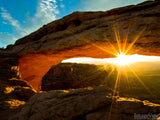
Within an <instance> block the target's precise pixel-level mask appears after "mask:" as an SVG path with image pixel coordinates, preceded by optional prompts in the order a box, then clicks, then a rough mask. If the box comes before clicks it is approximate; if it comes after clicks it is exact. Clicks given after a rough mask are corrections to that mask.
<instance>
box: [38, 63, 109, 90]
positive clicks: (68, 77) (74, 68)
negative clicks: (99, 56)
mask: <svg viewBox="0 0 160 120" xmlns="http://www.w3.org/2000/svg"><path fill="white" fill-rule="evenodd" d="M106 66H107V65H106ZM109 68H110V67H109V65H108V70H106V69H105V68H104V65H92V64H72V63H61V64H58V65H56V66H52V67H51V69H50V70H49V71H48V72H47V73H46V75H45V76H44V77H43V78H42V85H41V90H42V91H49V90H66V89H71V88H72V89H76V88H84V87H89V86H90V87H95V86H98V85H102V84H103V85H104V84H106V83H107V75H108V74H109V72H110V70H111V69H109Z"/></svg>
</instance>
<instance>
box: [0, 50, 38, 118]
mask: <svg viewBox="0 0 160 120" xmlns="http://www.w3.org/2000/svg"><path fill="white" fill-rule="evenodd" d="M0 58H1V59H0V119H2V120H7V119H8V117H10V116H12V115H13V114H15V113H16V112H17V109H18V108H19V107H20V106H21V105H24V104H25V102H26V100H28V99H29V98H30V97H32V96H33V95H34V94H35V90H33V88H31V87H30V85H29V84H28V83H27V82H26V81H23V80H21V79H20V73H19V67H18V55H17V54H13V53H8V52H4V51H0Z"/></svg>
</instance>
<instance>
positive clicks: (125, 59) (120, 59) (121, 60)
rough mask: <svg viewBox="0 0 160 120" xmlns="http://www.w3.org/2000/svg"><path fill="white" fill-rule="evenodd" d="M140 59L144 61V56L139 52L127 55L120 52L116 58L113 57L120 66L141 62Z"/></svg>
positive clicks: (113, 61)
mask: <svg viewBox="0 0 160 120" xmlns="http://www.w3.org/2000/svg"><path fill="white" fill-rule="evenodd" d="M140 61H144V58H143V56H140V55H137V54H134V55H125V54H124V53H121V54H118V55H117V57H116V58H112V59H111V62H112V63H114V64H116V65H120V66H125V65H129V64H130V63H134V62H140Z"/></svg>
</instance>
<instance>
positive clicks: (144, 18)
mask: <svg viewBox="0 0 160 120" xmlns="http://www.w3.org/2000/svg"><path fill="white" fill-rule="evenodd" d="M117 40H119V43H122V44H120V45H118V43H117ZM126 41H127V42H126ZM125 42H126V43H127V44H125ZM133 43H134V44H133ZM132 45H133V46H132ZM112 46H114V47H115V48H116V49H117V51H119V48H121V49H123V48H125V50H126V49H127V48H131V49H130V50H129V51H128V54H143V55H157V56H159V55H160V2H158V1H148V2H144V3H141V4H139V5H132V6H128V7H123V8H118V9H113V10H110V11H107V12H75V13H73V14H71V15H69V16H66V17H64V18H62V19H60V20H56V21H53V22H51V23H49V24H47V25H45V26H43V27H42V28H40V29H39V30H37V31H36V32H34V33H31V34H30V35H28V36H26V37H24V38H21V39H19V40H18V41H16V43H15V44H14V45H11V46H8V48H7V49H8V50H12V51H13V52H15V53H17V54H18V55H19V56H20V57H19V67H20V72H21V77H22V79H24V80H26V81H28V82H29V83H30V84H31V85H32V86H33V87H34V88H35V89H36V90H39V89H40V84H41V79H42V77H43V76H44V75H45V73H46V72H47V71H48V70H49V68H50V67H51V66H52V65H56V64H58V63H60V62H61V61H62V60H64V59H68V58H73V57H93V58H108V57H115V55H113V54H112V53H115V50H114V48H113V47H112ZM118 46H119V47H118ZM124 46H125V47H124Z"/></svg>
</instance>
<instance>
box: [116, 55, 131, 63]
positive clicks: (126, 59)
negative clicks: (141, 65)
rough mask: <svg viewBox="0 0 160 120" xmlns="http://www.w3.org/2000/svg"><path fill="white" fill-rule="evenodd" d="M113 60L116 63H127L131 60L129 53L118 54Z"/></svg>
mask: <svg viewBox="0 0 160 120" xmlns="http://www.w3.org/2000/svg"><path fill="white" fill-rule="evenodd" d="M114 62H115V63H116V64H118V65H128V64H129V63H131V62H132V60H131V59H130V56H129V55H125V54H118V55H117V58H115V61H114Z"/></svg>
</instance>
